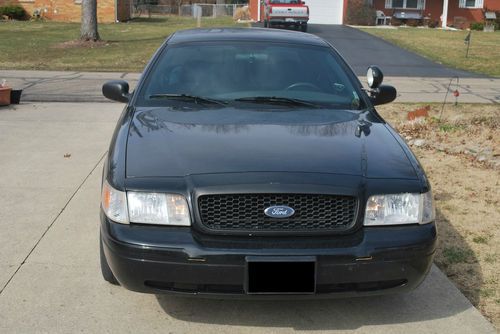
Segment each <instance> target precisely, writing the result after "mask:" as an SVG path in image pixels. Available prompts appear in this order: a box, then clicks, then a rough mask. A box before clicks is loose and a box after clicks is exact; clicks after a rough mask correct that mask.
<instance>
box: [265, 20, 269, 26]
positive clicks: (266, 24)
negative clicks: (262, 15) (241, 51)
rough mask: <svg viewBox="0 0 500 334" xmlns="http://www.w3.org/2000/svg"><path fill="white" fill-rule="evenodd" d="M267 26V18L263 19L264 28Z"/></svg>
mask: <svg viewBox="0 0 500 334" xmlns="http://www.w3.org/2000/svg"><path fill="white" fill-rule="evenodd" d="M267 27H269V24H268V23H267V20H264V28H267Z"/></svg>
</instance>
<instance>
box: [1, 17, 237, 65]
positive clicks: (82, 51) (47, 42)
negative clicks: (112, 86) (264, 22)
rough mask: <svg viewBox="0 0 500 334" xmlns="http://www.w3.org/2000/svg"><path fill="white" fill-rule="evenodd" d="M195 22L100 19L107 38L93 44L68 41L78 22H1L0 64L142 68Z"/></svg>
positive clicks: (218, 22)
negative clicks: (168, 39)
mask: <svg viewBox="0 0 500 334" xmlns="http://www.w3.org/2000/svg"><path fill="white" fill-rule="evenodd" d="M201 25H202V27H221V26H233V25H236V23H234V21H233V19H232V18H231V17H224V18H216V19H215V18H204V19H203V20H202V24H201ZM194 27H196V20H194V19H193V18H190V17H177V16H168V17H155V18H152V19H151V20H148V19H136V20H133V21H131V22H128V23H113V24H100V25H99V34H100V35H101V38H102V39H103V40H104V41H106V43H102V44H100V45H96V46H95V47H82V46H77V45H76V46H75V45H73V46H68V47H62V46H61V44H62V43H64V42H68V41H72V40H77V39H78V38H79V32H80V24H79V23H61V22H50V21H46V22H26V21H0V36H2V42H1V47H0V69H25V70H79V71H96V70H98V71H131V72H132V71H133V72H140V71H142V69H143V68H144V66H145V65H146V63H147V62H148V60H149V59H150V58H151V56H152V55H153V53H154V52H155V50H156V49H157V48H158V47H159V46H160V45H161V43H162V42H163V41H164V40H165V38H166V37H167V36H169V35H170V34H172V33H173V32H174V31H176V30H181V29H188V28H194Z"/></svg>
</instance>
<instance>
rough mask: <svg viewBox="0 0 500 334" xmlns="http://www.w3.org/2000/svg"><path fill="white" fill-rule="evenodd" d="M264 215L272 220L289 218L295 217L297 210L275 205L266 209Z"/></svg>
mask: <svg viewBox="0 0 500 334" xmlns="http://www.w3.org/2000/svg"><path fill="white" fill-rule="evenodd" d="M264 213H265V214H266V216H268V217H271V218H288V217H291V216H293V214H294V213H295V210H294V209H292V208H291V207H289V206H286V205H275V206H270V207H268V208H267V209H265V210H264Z"/></svg>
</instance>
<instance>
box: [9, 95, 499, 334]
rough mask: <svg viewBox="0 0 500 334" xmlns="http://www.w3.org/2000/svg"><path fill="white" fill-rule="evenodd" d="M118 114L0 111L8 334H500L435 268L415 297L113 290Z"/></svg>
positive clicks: (58, 108)
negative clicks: (104, 177)
mask: <svg viewBox="0 0 500 334" xmlns="http://www.w3.org/2000/svg"><path fill="white" fill-rule="evenodd" d="M120 110H121V106H120V105H119V104H110V103H107V104H104V103H100V104H98V103H85V104H82V103H37V104H29V103H26V104H21V105H18V106H10V107H2V108H0V133H1V134H2V135H1V138H2V140H0V170H1V171H2V173H1V175H0V190H1V191H0V207H1V208H2V210H0V228H1V231H2V233H0V333H75V332H82V333H166V332H169V333H207V334H210V333H217V334H221V333H250V334H257V333H271V332H272V333H295V332H314V333H331V332H335V333H370V334H377V333H384V334H391V333H406V334H412V333H415V334H416V333H454V334H460V333H464V334H468V333H478V334H481V333H495V329H494V328H493V326H492V325H491V324H490V323H489V322H488V321H487V320H486V319H485V318H484V317H483V316H482V315H481V314H480V313H479V312H478V311H477V310H476V309H475V308H474V307H473V306H472V305H471V304H470V302H469V301H468V300H467V299H466V298H465V297H464V296H463V295H462V294H461V293H460V291H458V290H457V288H456V287H455V286H454V285H453V284H452V283H451V282H450V281H449V280H448V279H447V278H446V276H445V275H443V273H441V272H440V271H439V269H437V268H436V267H433V268H432V270H431V273H430V275H429V277H428V278H427V279H426V280H425V282H424V283H423V284H422V285H421V286H420V287H419V288H418V289H416V290H415V291H413V292H411V293H409V294H405V295H393V296H381V297H372V298H353V299H339V300H320V301H286V302H279V301H261V302H258V301H233V300H226V301H224V300H203V299H182V298H174V297H170V296H163V295H157V296H155V295H144V294H138V293H133V292H130V291H127V290H125V289H123V288H121V287H117V286H112V285H109V284H107V283H106V282H104V281H103V279H102V278H101V274H100V272H99V242H98V237H99V228H98V226H99V197H100V189H99V188H100V178H101V170H102V164H103V157H104V155H105V153H106V150H107V148H108V143H109V139H110V136H111V134H112V131H113V128H114V127H115V124H116V121H117V119H118V116H119V114H120ZM68 154H70V156H68Z"/></svg>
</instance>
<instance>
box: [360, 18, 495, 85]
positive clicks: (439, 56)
mask: <svg viewBox="0 0 500 334" xmlns="http://www.w3.org/2000/svg"><path fill="white" fill-rule="evenodd" d="M362 30H363V31H365V32H367V33H369V34H372V35H375V36H378V37H381V38H383V39H385V40H387V41H389V42H392V43H394V44H396V45H399V46H401V47H402V48H404V49H407V50H410V51H413V52H416V53H418V54H420V55H422V56H424V57H426V58H429V59H432V60H434V61H436V62H438V63H442V64H444V65H447V66H450V67H454V68H458V69H462V70H467V71H471V72H476V73H481V74H486V75H489V76H496V77H499V76H500V56H499V55H500V31H496V32H494V33H485V32H482V31H473V32H472V39H471V46H470V51H469V57H468V58H465V53H466V45H465V43H464V39H465V37H466V36H467V34H468V32H467V31H444V30H440V29H423V28H406V27H405V28H398V29H374V28H364V29H362Z"/></svg>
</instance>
